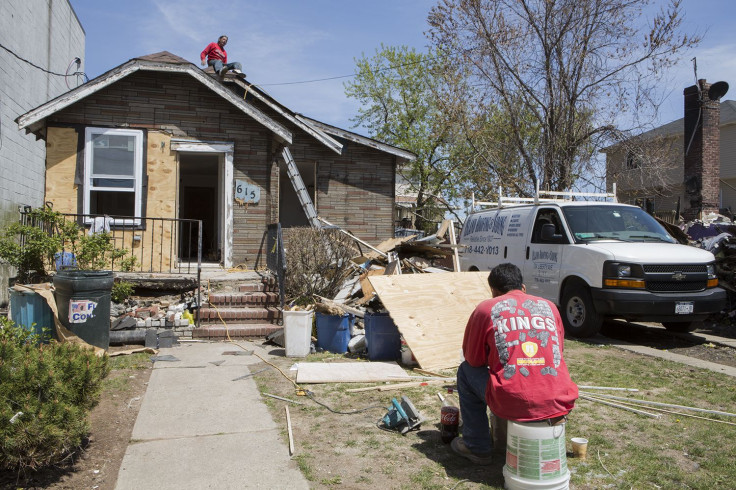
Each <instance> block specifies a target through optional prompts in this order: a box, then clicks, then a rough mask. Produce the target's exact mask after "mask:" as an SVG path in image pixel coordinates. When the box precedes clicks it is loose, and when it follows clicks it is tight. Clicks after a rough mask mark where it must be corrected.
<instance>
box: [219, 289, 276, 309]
mask: <svg viewBox="0 0 736 490" xmlns="http://www.w3.org/2000/svg"><path fill="white" fill-rule="evenodd" d="M209 303H210V305H214V306H216V307H217V308H221V307H240V306H247V307H250V306H259V307H263V306H273V305H278V304H279V293H277V292H271V291H267V292H241V293H212V294H210V297H209Z"/></svg>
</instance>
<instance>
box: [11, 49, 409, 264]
mask: <svg viewBox="0 0 736 490" xmlns="http://www.w3.org/2000/svg"><path fill="white" fill-rule="evenodd" d="M17 121H18V127H20V128H21V129H24V130H26V131H29V132H32V133H34V134H35V135H36V136H38V137H40V138H43V139H44V140H45V141H46V148H47V158H46V191H45V200H46V201H50V202H52V203H53V205H54V209H55V210H57V211H61V212H64V213H72V214H93V215H113V216H125V217H128V218H129V219H126V220H118V221H117V222H113V227H115V226H116V225H117V226H120V225H123V224H127V225H130V224H135V225H136V226H138V229H137V231H136V232H135V233H131V234H130V237H131V238H130V239H127V240H126V242H125V243H124V244H123V245H124V246H125V247H126V248H127V247H132V249H133V250H135V248H136V247H139V246H141V244H142V243H143V244H145V243H151V244H154V245H155V246H154V247H151V248H152V250H155V251H154V252H153V253H157V254H158V253H160V254H162V255H164V256H165V257H164V260H165V261H166V262H167V263H172V262H178V261H188V260H190V259H191V258H192V257H182V256H180V255H181V254H180V253H179V252H177V249H176V247H174V251H173V252H169V251H168V247H166V246H162V247H158V245H165V244H167V243H170V242H181V241H183V240H187V238H186V237H180V236H176V235H177V232H176V231H175V230H173V231H171V232H166V231H162V232H160V234H161V236H155V235H158V234H159V232H156V233H152V232H151V230H147V229H145V228H146V227H145V226H144V224H145V223H146V221H145V220H140V219H139V220H135V219H134V218H136V217H138V218H147V217H148V218H169V219H170V218H191V219H201V220H203V222H204V226H205V228H204V237H203V256H204V259H205V260H206V261H209V262H216V263H221V264H222V265H223V266H225V267H232V266H234V265H239V264H245V265H246V266H248V267H250V268H253V267H256V266H257V265H258V263H257V259H259V257H260V256H261V254H262V252H263V248H264V247H265V242H264V235H265V233H266V229H267V226H268V225H269V224H272V223H276V222H281V223H282V225H283V226H308V225H309V224H310V222H311V223H315V222H316V220H315V216H310V215H309V214H308V212H309V211H310V209H312V208H310V207H309V206H307V207H303V206H302V204H301V201H300V199H299V198H298V197H297V194H298V193H297V192H295V184H294V183H293V182H295V183H296V186H298V187H299V191H300V192H301V196H302V200H303V198H304V197H305V196H308V200H311V202H312V203H313V209H312V213H314V211H315V210H316V215H317V216H319V217H320V218H323V219H324V220H326V221H328V222H329V223H331V224H333V225H337V226H339V227H341V228H344V229H345V230H347V231H349V232H351V233H352V234H354V235H356V236H357V237H359V238H360V239H362V240H365V241H367V242H369V243H380V242H381V241H383V240H385V239H387V238H390V237H392V236H393V231H394V230H393V213H394V182H395V170H396V167H397V165H399V164H400V163H401V162H402V161H404V160H411V159H413V158H415V157H414V155H413V154H412V153H410V152H407V151H405V150H402V149H399V148H395V147H392V146H389V145H386V144H383V143H380V142H378V141H375V140H372V139H370V138H365V137H362V136H360V135H357V134H355V133H352V132H349V131H345V130H342V129H339V128H336V127H334V126H330V125H327V124H324V123H321V122H318V121H315V120H313V119H309V118H307V117H304V116H302V115H300V114H296V113H293V112H291V111H290V110H288V109H287V108H285V107H284V106H282V105H281V104H279V103H278V102H277V101H275V100H274V99H272V98H271V97H269V96H268V95H267V94H265V93H264V92H263V91H261V90H259V89H258V88H257V87H256V86H254V85H251V84H250V83H248V82H247V81H245V80H241V79H239V78H237V77H235V76H232V75H228V76H227V77H226V78H225V79H224V80H223V79H222V78H220V77H218V76H216V75H214V73H212V69H211V68H207V70H204V71H203V70H201V69H199V68H198V67H196V66H195V65H193V64H192V63H190V62H189V61H187V60H184V59H182V58H180V57H178V56H175V55H172V54H171V53H168V52H161V53H157V54H153V55H149V56H143V57H140V58H135V59H132V60H130V61H128V62H127V63H124V64H122V65H120V66H118V67H116V68H114V69H112V70H110V71H108V72H107V73H104V74H103V75H101V76H99V77H97V78H96V79H94V80H92V81H90V82H89V83H87V84H85V85H83V86H81V87H78V88H76V89H75V90H72V91H70V92H68V93H66V94H64V95H62V96H60V97H57V98H56V99H54V100H52V101H50V102H48V103H46V104H43V105H41V106H39V107H37V108H35V109H33V110H31V111H30V112H28V113H26V114H25V115H23V116H21V117H19V118H18V120H17ZM289 161H293V162H294V165H293V166H292V168H295V169H298V173H299V174H300V176H301V178H298V177H297V178H296V179H294V178H293V176H289V175H287V174H288V172H287V167H288V165H287V162H289ZM243 188H245V189H247V192H244V193H243ZM305 209H306V211H307V212H305ZM87 222H89V220H87ZM133 237H135V238H133ZM179 250H181V249H179ZM149 253H150V252H149ZM142 258H143V260H142V262H144V263H145V262H146V261H147V260H148V259H149V258H150V256H149V255H143V256H142ZM260 264H261V265H262V264H263V262H261V263H260Z"/></svg>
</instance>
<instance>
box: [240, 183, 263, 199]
mask: <svg viewBox="0 0 736 490" xmlns="http://www.w3.org/2000/svg"><path fill="white" fill-rule="evenodd" d="M235 200H236V201H238V202H241V203H244V204H247V203H253V204H255V203H257V202H258V201H260V200H261V189H260V187H258V186H257V185H253V184H251V183H250V182H246V181H244V180H236V181H235Z"/></svg>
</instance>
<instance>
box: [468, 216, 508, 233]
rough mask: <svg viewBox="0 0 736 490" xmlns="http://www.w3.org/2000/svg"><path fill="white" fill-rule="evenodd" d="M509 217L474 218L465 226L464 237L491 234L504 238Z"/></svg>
mask: <svg viewBox="0 0 736 490" xmlns="http://www.w3.org/2000/svg"><path fill="white" fill-rule="evenodd" d="M507 219H508V216H498V215H496V216H474V217H473V218H471V219H470V221H469V222H468V223H466V224H465V231H463V237H466V236H468V235H472V234H474V233H483V232H490V233H491V234H493V235H498V236H503V231H504V229H505V227H506V220H507Z"/></svg>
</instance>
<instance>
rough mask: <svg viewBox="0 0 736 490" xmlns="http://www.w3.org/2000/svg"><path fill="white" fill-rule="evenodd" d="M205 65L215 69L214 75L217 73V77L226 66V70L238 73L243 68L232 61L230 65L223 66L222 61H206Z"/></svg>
mask: <svg viewBox="0 0 736 490" xmlns="http://www.w3.org/2000/svg"><path fill="white" fill-rule="evenodd" d="M207 64H208V65H210V66H211V67H213V68H214V69H215V73H217V74H218V75H219V74H220V71H222V68H223V66H226V67H227V69H228V70H233V69H238V70H240V71H243V67H242V66H240V63H238V62H237V61H233V62H232V63H228V64H227V65H223V64H222V60H208V61H207Z"/></svg>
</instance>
